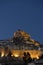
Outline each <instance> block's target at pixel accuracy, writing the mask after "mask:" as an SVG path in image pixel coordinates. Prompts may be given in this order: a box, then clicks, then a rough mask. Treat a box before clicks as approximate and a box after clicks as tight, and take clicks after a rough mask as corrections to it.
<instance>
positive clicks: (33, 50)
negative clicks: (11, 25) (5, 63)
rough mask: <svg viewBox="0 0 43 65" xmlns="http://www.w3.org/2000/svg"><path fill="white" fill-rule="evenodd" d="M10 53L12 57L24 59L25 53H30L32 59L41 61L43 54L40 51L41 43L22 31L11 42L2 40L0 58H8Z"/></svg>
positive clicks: (16, 33)
mask: <svg viewBox="0 0 43 65" xmlns="http://www.w3.org/2000/svg"><path fill="white" fill-rule="evenodd" d="M9 51H10V52H11V53H12V55H11V56H14V57H20V58H22V57H23V54H24V52H25V53H27V52H28V53H29V54H30V56H31V58H36V59H39V56H40V55H41V54H42V52H41V50H40V43H39V42H38V41H36V40H34V39H31V36H30V35H29V34H27V33H26V32H24V31H22V30H18V31H17V32H15V33H14V36H13V38H11V39H9V40H0V56H1V57H3V56H8V54H9Z"/></svg>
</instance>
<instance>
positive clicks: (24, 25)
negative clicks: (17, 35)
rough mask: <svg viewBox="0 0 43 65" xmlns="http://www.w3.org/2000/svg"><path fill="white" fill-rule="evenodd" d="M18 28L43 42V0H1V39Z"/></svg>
mask: <svg viewBox="0 0 43 65" xmlns="http://www.w3.org/2000/svg"><path fill="white" fill-rule="evenodd" d="M18 29H22V30H24V31H26V32H27V33H29V34H30V35H31V37H32V38H33V39H35V40H37V41H39V42H41V44H43V0H0V39H7V38H10V37H12V36H13V33H14V32H15V31H16V30H18Z"/></svg>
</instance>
